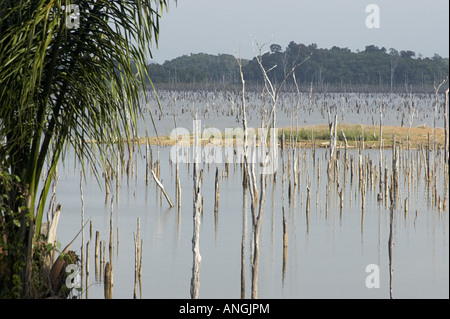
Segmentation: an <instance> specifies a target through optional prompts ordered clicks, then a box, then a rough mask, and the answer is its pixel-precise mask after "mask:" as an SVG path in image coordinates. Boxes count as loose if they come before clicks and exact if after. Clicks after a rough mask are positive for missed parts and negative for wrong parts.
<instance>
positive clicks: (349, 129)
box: [139, 124, 445, 148]
mask: <svg viewBox="0 0 450 319" xmlns="http://www.w3.org/2000/svg"><path fill="white" fill-rule="evenodd" d="M341 129H342V130H343V131H344V134H345V136H346V138H347V141H348V146H349V147H350V148H352V147H357V146H358V143H359V139H360V136H361V135H362V134H363V132H364V147H365V148H379V147H380V138H379V133H380V127H379V126H371V125H370V126H369V125H367V126H366V125H364V126H363V125H358V124H356V125H355V124H346V125H338V127H337V132H338V142H337V144H338V147H344V146H345V142H344V139H343V137H342V134H341ZM283 131H284V134H285V140H286V142H287V143H289V141H290V137H291V136H292V139H293V140H295V133H298V139H297V142H298V143H300V146H301V147H312V145H313V139H312V133H313V132H314V143H315V147H327V146H328V144H329V131H328V125H314V126H301V127H298V128H290V127H285V128H279V129H278V133H279V137H281V134H282V132H283ZM291 133H292V135H291ZM394 134H395V136H396V141H397V143H398V144H400V145H402V146H403V147H407V146H408V134H409V137H410V148H417V147H418V146H419V145H420V144H421V143H423V145H426V144H427V143H428V137H429V139H430V143H432V142H433V139H434V132H433V128H430V127H427V126H423V125H422V126H416V127H411V128H409V127H400V126H383V148H391V147H392V140H393V135H394ZM444 134H445V133H444V129H442V128H437V129H436V141H437V143H438V145H441V146H442V145H444ZM190 140H191V145H192V143H193V136H192V134H191V136H190ZM145 141H146V139H145V137H141V138H140V139H139V143H141V144H145ZM200 141H201V143H202V145H205V144H206V143H207V142H208V141H206V140H204V139H201V140H200ZM175 142H176V141H175V140H172V139H170V137H169V136H160V137H159V138H158V137H149V143H150V145H160V146H171V145H175Z"/></svg>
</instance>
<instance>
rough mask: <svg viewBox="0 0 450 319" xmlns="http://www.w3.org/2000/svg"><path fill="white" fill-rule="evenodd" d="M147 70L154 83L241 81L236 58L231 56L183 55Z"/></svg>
mask: <svg viewBox="0 0 450 319" xmlns="http://www.w3.org/2000/svg"><path fill="white" fill-rule="evenodd" d="M147 68H148V72H149V74H150V77H151V79H152V81H153V82H154V83H205V82H213V83H234V82H236V81H238V80H239V68H238V65H237V62H236V58H235V57H234V56H232V55H229V54H219V55H217V56H216V55H211V54H205V53H198V54H191V55H189V56H188V55H183V56H181V57H178V58H176V59H173V60H171V61H166V62H164V63H163V64H162V65H160V64H156V63H153V64H150V65H148V67H147Z"/></svg>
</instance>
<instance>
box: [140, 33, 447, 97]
mask: <svg viewBox="0 0 450 319" xmlns="http://www.w3.org/2000/svg"><path fill="white" fill-rule="evenodd" d="M307 57H309V58H308V59H307V60H306V61H304V63H302V64H301V65H299V66H298V67H297V68H296V71H295V77H296V80H297V83H298V84H299V85H300V86H301V87H310V86H311V85H312V86H313V87H314V89H315V90H342V89H346V90H351V89H352V88H359V89H362V88H363V89H364V88H365V89H367V90H377V91H384V92H389V91H405V90H407V91H409V90H410V89H412V90H413V91H430V90H432V89H433V86H434V85H436V86H437V85H438V84H439V83H440V82H441V81H442V79H444V78H446V77H448V73H449V59H448V58H442V57H441V56H439V55H438V54H435V55H434V56H433V57H422V56H421V55H420V54H419V55H416V53H415V52H413V51H397V50H396V49H393V48H390V49H386V48H384V47H382V48H379V47H377V46H375V45H368V46H366V47H365V50H364V51H357V52H352V51H350V49H348V48H339V47H336V46H334V47H332V48H331V49H321V48H318V47H317V45H316V44H310V45H308V46H306V45H304V44H297V43H295V42H293V41H291V42H290V43H289V45H288V46H287V47H286V48H285V50H284V51H283V49H282V47H281V46H280V45H278V44H272V45H270V47H268V48H267V52H265V53H264V54H263V55H262V63H263V66H264V67H265V69H266V70H269V69H271V70H270V72H269V73H268V76H269V77H270V79H271V81H272V83H281V81H282V80H283V78H284V77H285V74H286V73H287V72H289V70H290V69H291V67H292V65H293V63H297V64H299V63H301V62H302V61H303V60H304V59H306V58H307ZM148 71H149V74H150V78H151V79H152V81H153V83H155V84H156V85H163V86H164V85H165V86H170V87H177V86H180V87H182V86H183V85H185V84H190V85H191V87H192V85H194V86H197V87H201V86H202V85H215V86H217V85H234V84H239V83H240V76H239V68H238V65H237V61H236V58H235V56H233V55H230V54H219V55H211V54H206V53H197V54H190V55H183V56H181V57H177V58H175V59H173V60H170V61H166V62H164V63H163V64H156V63H152V64H149V65H148ZM243 73H244V77H245V80H246V83H247V84H249V85H250V86H252V85H253V86H258V85H262V84H263V77H262V72H261V70H260V68H259V65H258V62H257V59H256V57H255V58H253V59H251V60H243ZM292 84H293V79H292V77H289V79H288V80H287V81H286V87H291V86H290V85H292Z"/></svg>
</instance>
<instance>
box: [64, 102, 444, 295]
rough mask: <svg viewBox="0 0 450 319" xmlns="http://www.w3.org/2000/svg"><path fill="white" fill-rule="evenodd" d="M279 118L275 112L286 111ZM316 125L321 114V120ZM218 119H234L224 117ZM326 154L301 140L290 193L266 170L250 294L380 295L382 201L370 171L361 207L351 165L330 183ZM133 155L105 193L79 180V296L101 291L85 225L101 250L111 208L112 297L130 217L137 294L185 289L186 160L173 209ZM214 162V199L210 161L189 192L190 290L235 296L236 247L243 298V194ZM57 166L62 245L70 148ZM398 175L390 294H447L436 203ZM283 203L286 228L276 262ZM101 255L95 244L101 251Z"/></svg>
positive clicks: (384, 243) (72, 200)
mask: <svg viewBox="0 0 450 319" xmlns="http://www.w3.org/2000/svg"><path fill="white" fill-rule="evenodd" d="M178 103H181V102H178ZM183 103H184V102H183ZM210 103H212V102H210ZM163 109H164V108H163ZM374 114H376V113H374ZM169 116H170V114H169ZM234 116H235V115H234ZM374 116H375V115H374ZM319 117H320V116H317V118H319ZM349 117H350V116H349ZM231 118H233V117H231ZM280 118H282V116H280ZM425 118H427V117H425ZM200 119H202V120H203V121H204V122H203V123H204V124H205V125H206V126H208V125H210V126H213V125H214V124H216V122H217V121H214V120H213V119H211V118H209V119H208V117H204V118H200ZM229 120H230V119H229ZM284 120H285V121H286V122H287V121H288V118H285V119H284ZM164 121H166V122H164ZM170 121H171V122H172V123H173V118H169V119H167V118H166V119H165V120H161V122H160V124H158V125H161V130H163V127H165V126H166V125H169V122H170ZM189 121H190V122H189ZM280 121H282V120H280ZM163 122H164V123H163ZM188 122H189V123H190V124H189V125H192V117H190V120H188V118H187V117H186V124H187V123H188ZM393 122H394V120H393ZM223 123H225V122H222V125H226V124H223ZM230 123H231V120H230ZM321 123H326V120H325V122H324V121H323V120H322V122H321ZM308 124H309V123H308ZM397 124H398V123H397ZM178 126H180V124H179V123H178ZM172 127H173V126H172ZM225 127H226V126H225ZM228 127H240V125H239V123H234V124H233V126H228ZM187 128H191V126H187ZM163 133H164V134H168V133H167V132H163ZM169 133H170V132H169ZM152 151H153V159H154V161H156V159H157V158H158V156H159V159H160V163H161V179H162V182H163V184H164V185H165V187H166V190H167V192H168V194H169V195H170V197H171V199H172V201H173V202H174V203H175V167H174V165H173V164H171V163H170V162H169V152H170V147H160V148H157V147H156V146H153V147H152ZM144 152H145V150H144ZM328 152H329V150H327V149H316V152H315V162H313V159H312V150H311V149H300V150H299V154H300V182H299V184H298V185H297V186H296V187H293V186H292V188H293V191H292V194H293V196H292V198H291V200H290V202H289V199H288V190H289V182H288V180H289V179H288V178H286V182H285V183H284V185H283V182H282V169H281V156H280V157H279V168H278V170H277V179H276V183H274V182H273V178H272V176H271V175H270V176H269V177H268V180H267V188H266V200H265V206H264V211H263V224H262V231H261V236H260V245H261V251H260V259H259V269H260V270H259V275H258V286H259V289H258V292H259V293H258V295H259V297H260V298H389V288H390V287H389V274H390V272H389V255H388V239H389V233H390V218H389V216H390V215H389V214H390V211H389V208H388V206H387V204H386V202H385V200H384V199H383V201H381V202H380V201H378V200H377V194H378V190H379V189H378V179H375V183H374V187H373V188H372V186H371V185H367V191H366V197H365V207H364V210H363V209H362V208H361V193H360V191H359V186H358V178H357V174H356V172H355V176H354V178H353V181H352V180H351V175H350V171H349V170H348V171H346V172H345V170H344V169H341V171H340V175H339V187H337V184H336V182H331V181H330V182H329V181H328V177H327V173H326V163H327V154H328ZM405 152H407V151H403V153H402V154H405ZM158 154H159V155H158ZM341 154H342V153H341ZM412 154H413V155H412V157H413V159H414V161H413V163H414V165H417V158H418V157H417V155H416V154H417V153H416V151H415V150H414V151H412ZM350 156H351V157H353V159H354V160H355V161H356V160H357V158H358V150H355V149H352V150H349V157H350ZM365 156H368V158H370V159H371V160H372V161H373V165H374V166H375V167H378V163H379V162H378V161H379V152H378V150H364V151H363V158H364V157H365ZM383 156H384V157H386V163H387V165H388V167H389V169H391V168H392V164H391V152H390V151H388V150H385V151H384V153H383ZM405 156H406V155H405ZM342 157H343V156H341V163H343V162H342ZM133 163H134V174H133V175H130V176H128V177H127V175H126V174H123V176H122V177H121V179H120V187H119V189H118V190H116V187H115V181H113V187H112V188H111V194H110V195H109V197H106V196H105V191H104V185H103V184H101V186H99V184H98V183H97V181H96V179H95V178H94V177H93V175H92V174H90V172H89V171H88V172H87V175H86V180H84V181H83V183H82V187H83V195H84V203H85V206H84V214H85V220H87V219H88V218H90V219H91V221H92V230H93V234H92V238H91V237H90V234H89V225H88V227H87V228H86V229H85V231H84V236H85V243H86V242H87V241H88V240H89V241H90V243H91V244H90V252H89V254H90V267H89V268H90V274H89V287H88V289H87V290H88V297H89V298H103V296H104V295H103V282H102V278H101V277H100V276H98V275H97V276H96V274H95V272H94V268H95V267H94V258H93V256H94V242H95V232H96V231H99V233H100V239H101V240H104V241H105V242H106V252H108V243H109V228H110V216H111V210H112V223H113V230H114V232H113V254H112V256H111V261H112V264H113V268H114V292H113V295H114V298H132V297H133V288H134V260H135V256H134V239H133V232H135V231H136V230H137V219H138V218H139V219H140V230H141V238H142V240H143V264H142V287H141V288H142V298H189V297H190V293H189V291H190V290H189V289H190V280H191V276H192V260H193V259H192V258H193V257H192V231H193V204H192V185H193V183H192V165H191V166H190V167H188V165H186V164H180V181H181V200H182V205H181V210H180V211H179V212H178V209H177V208H176V207H174V208H170V207H169V205H168V204H167V202H166V200H165V198H164V197H162V200H161V196H160V192H159V190H158V188H157V186H156V184H155V182H154V181H153V180H150V182H149V184H148V185H146V183H145V160H144V159H143V157H142V156H141V155H137V156H135V159H134V161H133ZM217 165H218V167H219V172H220V176H221V177H220V181H219V183H220V204H219V211H218V214H217V215H216V216H215V214H214V178H215V170H216V164H211V165H209V166H208V165H207V164H203V163H202V164H201V165H200V166H201V168H202V169H203V172H204V175H203V183H202V191H201V193H202V196H203V197H204V204H203V214H202V219H201V222H202V223H201V232H200V254H201V256H202V261H201V265H200V298H240V294H241V249H242V247H244V270H245V296H246V298H249V297H250V293H251V278H252V277H251V276H252V274H251V261H252V244H253V243H252V215H251V211H250V195H249V194H244V192H243V188H242V184H241V169H240V166H239V165H231V166H230V170H229V175H228V176H225V173H224V165H223V164H217ZM341 165H343V164H341ZM383 165H384V162H383ZM383 167H384V166H383ZM438 168H440V169H439V171H438V172H437V177H436V185H437V195H438V196H440V197H441V198H442V199H444V197H447V198H448V181H445V180H444V176H443V175H444V173H443V172H444V170H443V165H440V166H438ZM58 174H59V180H58V183H57V192H56V195H57V202H58V203H61V205H62V214H61V217H60V222H59V228H58V240H59V241H60V242H61V245H62V246H65V244H66V243H68V242H69V241H70V240H72V238H73V236H74V235H75V234H76V233H77V232H78V230H79V229H80V227H81V196H80V166H79V165H77V164H75V163H74V160H73V154H72V153H71V152H69V153H68V154H67V156H66V158H65V162H64V164H60V166H59V168H58ZM319 174H320V180H319V181H318V175H319ZM400 176H401V178H400V185H401V187H400V188H401V189H400V199H399V202H398V205H397V207H396V208H395V209H394V218H393V241H394V248H393V254H392V267H393V278H392V291H393V296H394V298H449V284H448V282H449V253H448V252H449V219H448V211H447V210H439V209H438V207H435V205H434V204H433V203H432V192H431V188H428V187H426V185H425V182H424V171H423V170H422V171H421V172H420V174H419V175H418V172H417V169H416V171H415V172H414V175H413V177H412V178H411V179H410V180H409V186H408V180H407V178H405V175H404V174H403V173H402V174H401V175H400ZM150 178H151V177H150ZM258 179H259V178H258ZM308 182H309V184H310V185H311V210H310V212H309V216H308V215H307V214H306V196H307V189H306V185H307V183H308ZM258 184H259V183H258ZM327 186H329V191H328V192H327ZM341 189H343V193H344V206H343V209H342V211H341V209H340V205H339V203H340V197H339V194H338V192H339V191H340V190H341ZM283 190H284V195H283ZM283 198H284V201H283ZM405 199H407V201H408V208H409V209H408V213H407V214H405V210H404V205H405ZM283 207H284V212H285V216H286V221H287V233H288V248H287V255H286V258H285V261H283V223H282V222H283ZM447 209H448V204H447ZM81 240H82V238H81V235H80V236H79V237H78V238H77V239H76V241H75V242H74V244H73V246H72V248H73V249H74V250H75V251H77V252H78V253H79V254H80V251H81ZM109 260H110V256H109V254H107V256H106V261H109ZM369 264H375V265H377V266H378V267H379V270H380V276H379V278H380V287H379V288H373V289H369V288H367V287H366V284H365V282H366V278H367V276H369V275H370V273H368V272H366V266H367V265H369ZM84 281H85V278H83V289H85V290H84V292H83V294H82V297H83V298H85V297H86V287H85V285H84ZM138 295H139V293H138Z"/></svg>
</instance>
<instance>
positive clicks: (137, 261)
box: [133, 218, 144, 299]
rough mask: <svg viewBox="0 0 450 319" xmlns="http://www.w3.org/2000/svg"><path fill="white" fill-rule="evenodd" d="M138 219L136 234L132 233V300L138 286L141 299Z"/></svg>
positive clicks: (140, 240) (140, 248) (140, 247)
mask: <svg viewBox="0 0 450 319" xmlns="http://www.w3.org/2000/svg"><path fill="white" fill-rule="evenodd" d="M140 224H141V223H140V219H139V218H138V219H137V233H134V232H133V237H134V291H133V298H134V299H136V298H137V289H138V286H139V293H140V298H141V299H142V251H143V250H142V246H143V244H144V242H143V240H142V239H141V230H140V229H141V227H140Z"/></svg>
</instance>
